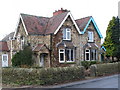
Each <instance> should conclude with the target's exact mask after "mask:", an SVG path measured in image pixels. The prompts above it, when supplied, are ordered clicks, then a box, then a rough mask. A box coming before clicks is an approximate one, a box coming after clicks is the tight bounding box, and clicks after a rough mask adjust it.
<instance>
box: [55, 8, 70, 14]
mask: <svg viewBox="0 0 120 90" xmlns="http://www.w3.org/2000/svg"><path fill="white" fill-rule="evenodd" d="M64 12H69V11H68V10H67V9H63V8H61V10H58V11H57V10H55V12H53V16H56V15H58V14H61V13H64Z"/></svg>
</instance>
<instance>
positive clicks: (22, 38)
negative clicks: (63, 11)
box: [21, 37, 24, 50]
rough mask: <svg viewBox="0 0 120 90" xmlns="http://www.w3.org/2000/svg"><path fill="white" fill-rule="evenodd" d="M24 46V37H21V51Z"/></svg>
mask: <svg viewBox="0 0 120 90" xmlns="http://www.w3.org/2000/svg"><path fill="white" fill-rule="evenodd" d="M23 46H24V37H21V50H22V49H23Z"/></svg>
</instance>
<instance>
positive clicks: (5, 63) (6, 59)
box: [2, 54, 8, 67]
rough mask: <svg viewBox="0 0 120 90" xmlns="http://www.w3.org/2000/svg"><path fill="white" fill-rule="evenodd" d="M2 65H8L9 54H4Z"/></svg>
mask: <svg viewBox="0 0 120 90" xmlns="http://www.w3.org/2000/svg"><path fill="white" fill-rule="evenodd" d="M2 67H8V54H2Z"/></svg>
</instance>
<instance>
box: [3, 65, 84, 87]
mask: <svg viewBox="0 0 120 90" xmlns="http://www.w3.org/2000/svg"><path fill="white" fill-rule="evenodd" d="M2 72H3V73H2V76H3V77H2V83H3V84H12V85H15V84H17V85H48V84H56V83H62V82H66V81H71V80H77V79H83V78H84V77H85V76H84V67H80V66H78V67H59V68H41V69H40V68H39V69H36V68H29V69H28V68H3V71H2Z"/></svg>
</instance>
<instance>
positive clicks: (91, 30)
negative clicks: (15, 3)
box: [1, 9, 102, 67]
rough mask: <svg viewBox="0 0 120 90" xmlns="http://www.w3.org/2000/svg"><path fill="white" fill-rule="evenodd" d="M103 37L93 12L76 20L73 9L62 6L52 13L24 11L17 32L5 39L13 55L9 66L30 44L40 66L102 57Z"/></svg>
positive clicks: (69, 64) (10, 55)
mask: <svg viewBox="0 0 120 90" xmlns="http://www.w3.org/2000/svg"><path fill="white" fill-rule="evenodd" d="M101 38H102V34H101V33H100V30H99V29H98V27H97V25H96V23H95V21H94V19H93V17H92V16H89V17H85V18H82V19H77V20H74V18H73V16H72V14H71V12H70V11H68V10H63V9H61V10H58V11H55V12H53V16H52V17H40V16H34V15H28V14H20V17H19V21H18V25H17V28H16V30H15V32H13V33H12V34H10V35H8V36H6V37H5V38H4V39H3V40H2V41H1V42H2V43H3V42H4V43H6V47H7V50H5V51H6V52H5V54H6V55H7V54H8V56H6V57H10V58H8V60H7V61H8V64H7V66H11V65H12V63H11V58H12V56H13V55H14V54H15V53H16V52H18V51H19V50H22V49H23V47H24V45H29V46H31V48H32V50H33V53H34V55H33V58H34V64H35V65H36V66H39V67H63V66H75V65H80V64H81V61H84V60H85V61H91V60H101ZM3 47H5V46H4V45H3ZM3 47H2V48H3ZM2 53H3V54H2V55H1V56H2V61H4V58H5V57H4V58H3V56H4V52H3V51H2ZM3 63H4V62H3ZM3 66H4V65H3Z"/></svg>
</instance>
